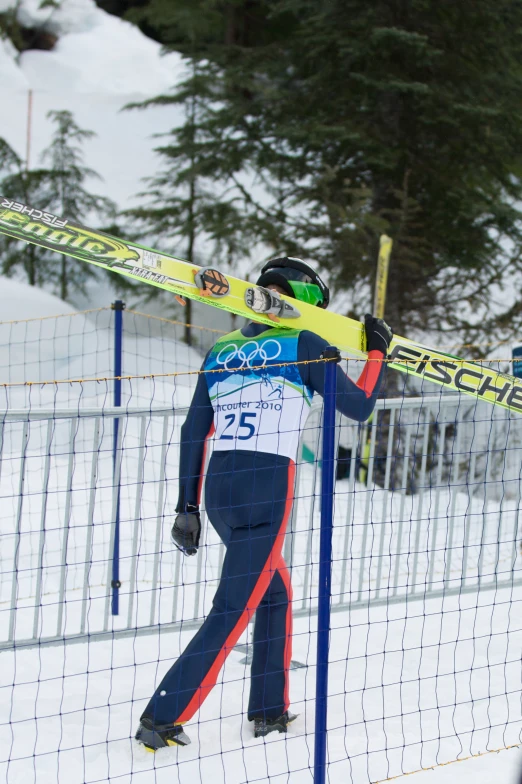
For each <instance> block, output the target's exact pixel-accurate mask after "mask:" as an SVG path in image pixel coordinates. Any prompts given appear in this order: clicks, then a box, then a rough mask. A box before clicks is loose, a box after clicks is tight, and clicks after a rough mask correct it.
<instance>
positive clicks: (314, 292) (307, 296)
mask: <svg viewBox="0 0 522 784" xmlns="http://www.w3.org/2000/svg"><path fill="white" fill-rule="evenodd" d="M288 283H289V285H290V288H291V289H292V291H293V292H294V295H295V298H296V299H298V300H300V301H301V302H306V303H307V304H308V305H322V303H323V302H324V297H323V292H322V291H321V289H320V288H319V286H317V285H316V284H315V283H301V281H299V280H289V281H288Z"/></svg>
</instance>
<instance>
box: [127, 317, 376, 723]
mask: <svg viewBox="0 0 522 784" xmlns="http://www.w3.org/2000/svg"><path fill="white" fill-rule="evenodd" d="M326 346H327V343H326V341H325V340H323V339H322V338H320V337H319V336H318V335H316V334H314V333H313V332H309V331H307V330H303V331H299V330H282V329H277V328H272V327H267V326H265V325H263V324H255V323H251V324H248V325H247V326H246V327H244V328H243V329H242V330H238V331H236V332H232V333H231V334H229V335H226V336H225V337H224V338H221V339H220V340H219V341H218V342H217V343H216V345H215V346H214V347H213V348H212V349H211V350H210V351H209V353H208V354H207V356H206V358H205V361H204V363H203V367H202V369H203V370H206V371H219V372H208V373H202V374H201V375H200V376H199V379H198V383H197V387H196V391H195V393H194V397H193V399H192V402H191V405H190V409H189V412H188V414H187V418H186V420H185V423H184V425H183V427H182V428H181V455H180V483H179V488H180V489H179V501H178V506H177V508H176V511H178V512H181V511H183V510H185V508H186V506H187V505H188V504H189V505H191V506H197V505H198V504H199V496H200V494H201V488H202V480H203V467H204V462H205V449H206V444H207V438H208V437H209V436H210V437H212V441H213V453H212V456H211V458H210V461H209V465H208V469H207V474H206V479H205V506H206V512H207V516H208V519H209V520H210V522H211V524H212V525H213V527H214V528H215V530H216V531H217V533H218V535H219V536H220V538H221V540H222V541H223V543H224V544H225V546H226V555H225V559H224V561H223V568H222V573H221V578H220V582H219V586H218V589H217V591H216V595H215V597H214V599H213V606H212V609H211V611H210V613H209V615H208V616H207V618H206V620H205V622H204V623H203V625H202V626H201V628H200V629H199V631H198V632H197V633H196V635H195V636H194V638H193V639H192V641H191V642H190V643H189V644H188V646H187V647H186V649H185V650H184V651H183V653H182V654H181V656H180V657H179V659H178V660H177V661H176V663H175V664H174V665H173V666H172V667H171V668H170V670H169V671H168V672H167V674H166V675H165V676H164V678H163V680H162V681H161V683H160V684H159V685H158V687H157V689H156V691H155V692H154V694H153V696H152V698H151V700H150V702H149V704H148V705H147V707H146V709H145V711H144V713H143V716H142V718H143V717H147V718H149V719H151V720H152V721H153V722H154V724H155V726H162V725H172V724H180V723H184V722H186V721H189V720H190V719H191V718H192V716H193V715H194V713H195V712H196V711H197V710H198V708H199V707H200V705H201V704H202V702H203V700H204V699H205V698H206V696H207V695H208V694H209V692H210V690H211V689H212V687H213V686H214V684H215V683H216V680H217V677H218V674H219V671H220V669H221V667H222V665H223V663H224V661H225V659H226V657H227V656H228V654H229V653H230V651H231V650H232V648H233V647H234V645H235V644H236V643H237V641H238V640H239V638H240V636H241V634H242V633H243V632H244V630H245V629H246V627H247V624H248V622H249V620H250V619H251V617H252V616H253V614H254V613H255V625H254V633H253V660H252V668H251V686H250V699H249V704H248V718H249V719H253V718H258V717H259V718H264V719H275V718H277V717H279V716H281V714H282V713H284V711H286V710H287V709H288V707H289V693H288V674H289V668H290V659H291V645H292V589H291V585H290V576H289V572H288V569H287V568H286V565H285V563H284V560H283V557H282V548H283V541H284V536H285V529H286V525H287V522H288V519H289V516H290V512H291V508H292V501H293V493H294V478H295V462H296V456H297V449H298V445H299V436H300V431H301V429H302V426H303V424H304V422H305V420H306V417H307V415H308V412H309V409H310V405H311V402H312V397H313V393H314V392H317V393H319V394H320V395H322V394H323V392H324V363H322V362H317V361H316V362H314V361H313V360H318V359H319V358H320V356H321V353H322V351H323V350H324V349H325V347H326ZM369 358H370V359H371V360H376V359H383V354H382V353H381V352H380V351H372V352H370V354H369ZM296 362H302V363H303V364H295V363H296ZM281 363H285V364H284V365H283V366H282V365H281ZM383 368H384V363H382V362H375V361H371V362H367V363H366V364H365V367H364V369H363V372H362V374H361V376H360V378H359V380H358V382H357V384H355V383H354V382H353V381H351V379H350V378H348V376H346V375H345V374H344V373H343V371H342V369H341V368H340V367H339V366H337V394H336V405H337V409H338V410H339V411H340V412H341V413H342V414H344V415H345V416H347V417H350V418H351V419H355V420H356V421H360V422H362V421H365V420H366V419H367V418H368V417H369V416H370V414H371V412H372V411H373V408H374V406H375V401H376V397H377V392H378V389H379V386H380V383H381V379H382V374H383Z"/></svg>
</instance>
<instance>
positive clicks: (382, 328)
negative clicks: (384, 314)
mask: <svg viewBox="0 0 522 784" xmlns="http://www.w3.org/2000/svg"><path fill="white" fill-rule="evenodd" d="M364 329H365V330H366V351H382V353H383V354H384V356H386V355H387V353H388V349H389V348H390V343H391V342H392V338H393V332H392V331H391V329H390V328H389V326H388V325H387V323H386V322H385V321H383V320H382V319H379V318H374V317H373V316H371V315H370V314H369V313H367V314H366V315H365V317H364Z"/></svg>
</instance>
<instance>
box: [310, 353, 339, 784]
mask: <svg viewBox="0 0 522 784" xmlns="http://www.w3.org/2000/svg"><path fill="white" fill-rule="evenodd" d="M322 357H323V359H325V360H329V361H327V362H325V366H324V409H323V412H324V413H323V454H322V480H321V531H320V546H319V594H318V614H317V679H316V686H315V754H314V784H324V782H325V780H326V730H327V706H328V653H329V644H330V598H331V578H332V532H333V495H334V481H335V392H336V375H337V362H339V361H340V359H341V355H340V353H339V350H338V349H337V348H335V347H334V346H328V347H327V348H326V349H325V350H324V351H323V354H322Z"/></svg>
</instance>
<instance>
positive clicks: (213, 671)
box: [173, 460, 295, 724]
mask: <svg viewBox="0 0 522 784" xmlns="http://www.w3.org/2000/svg"><path fill="white" fill-rule="evenodd" d="M294 481H295V463H294V462H293V461H292V460H291V461H290V465H289V466H288V486H287V493H286V503H285V511H284V514H283V520H282V522H281V526H280V528H279V531H278V533H277V535H276V537H275V541H274V544H273V546H272V549H271V551H270V554H269V556H268V558H267V560H266V562H265V565H264V566H263V570H262V571H261V574H260V575H259V577H258V579H257V581H256V584H255V586H254V588H253V590H252V593H251V594H250V596H249V597H248V600H247V603H246V607H245V609H244V610H243V612H242V613H241V617H240V618H239V620H238V622H237V623H236V625H235V626H234V628H233V629H232V631H231V632H230V634H229V635H228V637H227V639H226V640H225V643H224V645H223V647H222V648H221V650H220V651H219V652H218V654H217V656H216V658H215V659H214V662H213V664H212V665H211V667H210V669H209V670H208V672H207V674H206V675H205V677H204V678H203V680H202V681H201V685H200V686H199V688H198V689H197V691H196V692H195V694H194V696H193V697H192V699H191V700H190V702H189V704H188V705H187V707H186V708H185V710H184V711H183V712H182V713H181V715H180V716H179V717H178V718H177V719H175V720H174V722H173V724H183V723H184V722H186V721H190V719H191V718H192V716H193V715H194V714H195V712H196V711H197V710H198V709H199V708H200V707H201V705H202V704H203V702H204V700H205V699H206V698H207V697H208V695H209V694H210V692H211V690H212V689H213V688H214V686H215V685H216V681H217V677H218V675H219V671H220V669H221V667H222V666H223V664H224V663H225V660H226V658H227V656H228V654H229V653H230V651H231V650H232V649H233V647H234V645H236V643H237V641H238V640H239V638H240V637H241V635H242V634H243V632H244V631H245V629H246V627H247V625H248V622H249V621H250V619H251V617H252V616H253V614H254V613H255V611H256V609H257V607H258V606H259V603H260V601H261V599H262V598H263V596H264V595H265V593H266V591H267V589H268V586H269V585H270V581H271V580H272V577H273V576H274V572H275V571H277V570H279V571H281V566H282V565H284V561H283V557H282V550H283V543H284V539H285V531H286V525H287V523H288V518H289V517H290V512H291V511H292V503H293V500H294ZM285 569H286V567H285ZM281 576H282V577H283V581H284V579H285V578H284V575H283V574H281ZM287 577H288V575H287ZM285 584H286V583H285ZM289 607H290V612H291V603H289ZM286 630H287V632H288V613H287V619H286ZM290 631H291V629H290ZM290 655H291V647H290V646H289V645H288V642H287V643H286V644H285V704H286V702H287V700H288V685H287V684H288V678H287V677H286V660H287V659H288V668H290Z"/></svg>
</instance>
